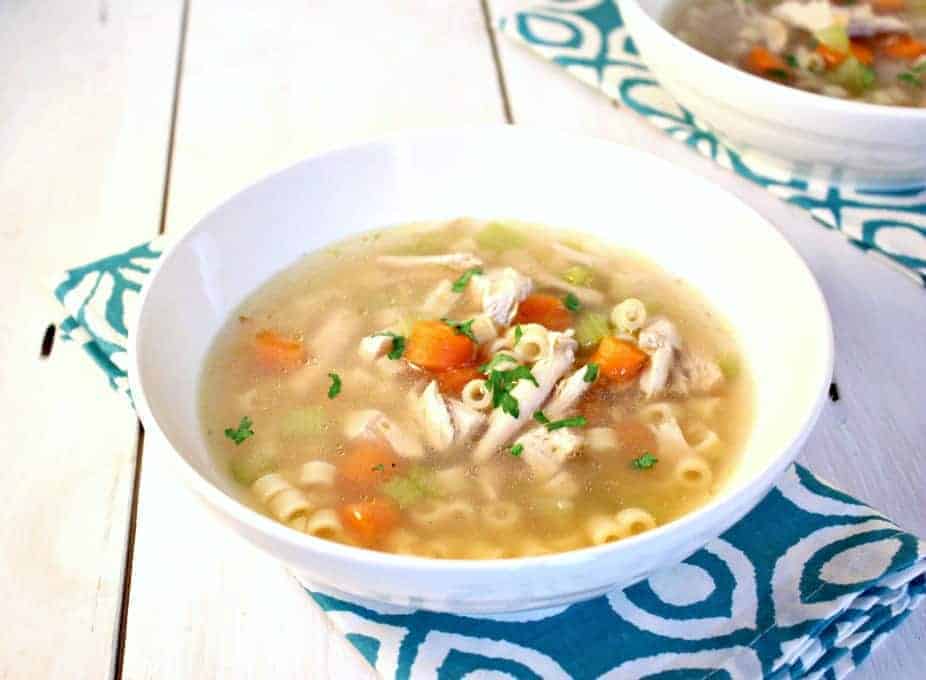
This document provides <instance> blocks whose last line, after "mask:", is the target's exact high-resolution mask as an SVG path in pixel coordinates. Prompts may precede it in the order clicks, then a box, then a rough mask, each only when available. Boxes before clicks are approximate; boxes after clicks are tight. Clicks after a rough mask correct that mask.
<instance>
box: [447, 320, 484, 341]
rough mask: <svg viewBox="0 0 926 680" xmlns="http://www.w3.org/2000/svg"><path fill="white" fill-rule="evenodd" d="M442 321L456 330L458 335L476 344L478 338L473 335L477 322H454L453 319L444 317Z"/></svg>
mask: <svg viewBox="0 0 926 680" xmlns="http://www.w3.org/2000/svg"><path fill="white" fill-rule="evenodd" d="M441 321H443V322H444V323H445V324H447V325H448V326H450V327H451V328H452V329H453V330H455V331H456V332H457V335H465V336H466V337H467V338H469V339H470V340H472V341H473V342H476V336H475V335H473V321H475V319H470V320H469V321H454V320H453V319H448V318H447V317H443V318H442V319H441Z"/></svg>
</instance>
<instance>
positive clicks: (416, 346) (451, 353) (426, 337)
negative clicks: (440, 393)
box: [405, 321, 476, 371]
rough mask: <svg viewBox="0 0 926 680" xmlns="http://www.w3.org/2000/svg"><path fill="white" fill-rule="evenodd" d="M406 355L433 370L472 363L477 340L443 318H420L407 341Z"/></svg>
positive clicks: (423, 366) (417, 363)
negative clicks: (448, 323) (458, 331)
mask: <svg viewBox="0 0 926 680" xmlns="http://www.w3.org/2000/svg"><path fill="white" fill-rule="evenodd" d="M405 359H407V360H408V361H410V362H411V363H413V364H415V365H416V366H421V367H422V368H426V369H428V370H429V371H446V370H448V369H451V368H460V367H461V366H471V365H472V364H473V363H474V362H475V360H476V344H475V343H474V342H473V341H472V340H470V339H469V338H468V337H466V336H465V335H463V334H462V333H457V331H456V330H454V329H453V328H451V327H450V326H448V325H447V324H445V323H443V322H442V321H416V322H415V325H414V326H412V332H411V333H410V334H409V336H408V341H407V342H406V343H405Z"/></svg>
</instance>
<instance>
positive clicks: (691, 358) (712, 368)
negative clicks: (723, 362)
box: [679, 352, 723, 394]
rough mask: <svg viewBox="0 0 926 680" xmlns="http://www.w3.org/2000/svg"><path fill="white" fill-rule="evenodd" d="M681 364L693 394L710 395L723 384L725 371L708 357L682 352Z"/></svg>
mask: <svg viewBox="0 0 926 680" xmlns="http://www.w3.org/2000/svg"><path fill="white" fill-rule="evenodd" d="M679 364H680V366H681V369H682V371H684V373H685V377H686V378H687V379H688V385H689V387H690V391H691V392H692V393H693V394H708V393H710V392H713V391H714V390H715V389H717V388H718V387H719V386H720V385H721V384H722V383H723V371H721V370H720V367H719V366H718V365H717V364H716V363H715V362H713V361H711V360H710V359H708V358H707V357H704V356H702V355H700V354H695V353H693V352H682V354H681V357H680V360H679Z"/></svg>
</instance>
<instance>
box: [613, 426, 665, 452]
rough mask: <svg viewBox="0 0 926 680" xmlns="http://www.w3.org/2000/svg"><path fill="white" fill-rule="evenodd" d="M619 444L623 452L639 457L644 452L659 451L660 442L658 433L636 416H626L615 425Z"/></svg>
mask: <svg viewBox="0 0 926 680" xmlns="http://www.w3.org/2000/svg"><path fill="white" fill-rule="evenodd" d="M614 433H615V434H616V435H617V446H618V448H619V449H620V451H621V453H624V454H626V455H628V456H633V457H637V456H640V455H642V454H644V453H653V454H655V453H658V452H659V442H658V441H657V439H656V435H655V434H654V433H653V431H652V430H651V429H650V428H648V427H647V426H646V425H644V424H643V423H641V422H640V421H639V420H637V419H636V418H624V419H623V420H619V421H617V423H615V425H614Z"/></svg>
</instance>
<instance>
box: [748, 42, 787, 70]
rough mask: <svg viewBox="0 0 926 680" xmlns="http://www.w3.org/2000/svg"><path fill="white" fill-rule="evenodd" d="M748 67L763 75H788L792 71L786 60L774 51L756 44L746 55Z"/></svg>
mask: <svg viewBox="0 0 926 680" xmlns="http://www.w3.org/2000/svg"><path fill="white" fill-rule="evenodd" d="M746 68H747V69H748V70H750V71H752V72H753V73H756V74H758V75H762V76H776V77H780V76H782V75H784V76H788V75H790V74H791V71H790V70H789V69H788V65H787V64H786V63H785V60H784V59H782V58H781V57H779V56H778V55H777V54H775V53H774V52H772V51H770V50H767V49H765V48H764V47H762V46H761V45H756V46H755V47H753V48H752V49H751V50H749V53H748V54H747V55H746Z"/></svg>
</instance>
